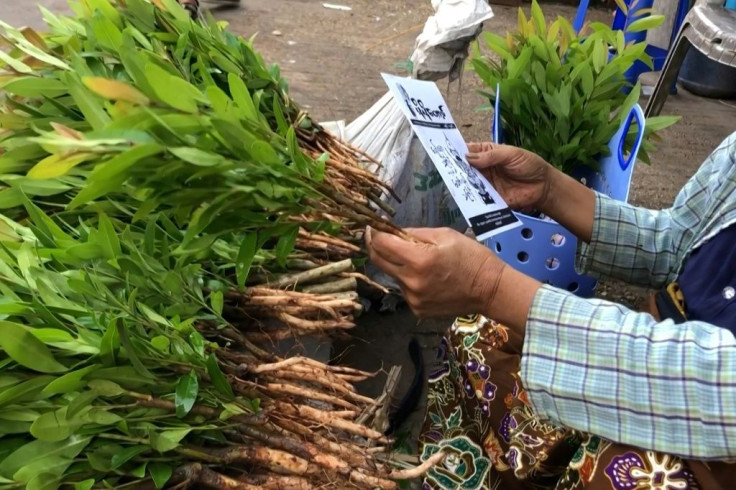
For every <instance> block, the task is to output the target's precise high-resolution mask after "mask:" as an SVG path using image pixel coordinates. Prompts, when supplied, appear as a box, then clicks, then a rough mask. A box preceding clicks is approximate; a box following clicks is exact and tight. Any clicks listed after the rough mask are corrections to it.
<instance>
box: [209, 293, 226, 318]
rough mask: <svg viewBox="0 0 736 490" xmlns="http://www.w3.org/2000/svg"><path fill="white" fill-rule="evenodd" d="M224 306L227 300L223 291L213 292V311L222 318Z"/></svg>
mask: <svg viewBox="0 0 736 490" xmlns="http://www.w3.org/2000/svg"><path fill="white" fill-rule="evenodd" d="M224 304H225V300H224V297H223V295H222V291H213V292H212V293H211V294H210V305H211V306H212V311H214V312H215V313H217V315H218V316H222V308H223V306H224Z"/></svg>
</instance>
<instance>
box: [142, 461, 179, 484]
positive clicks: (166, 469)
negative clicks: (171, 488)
mask: <svg viewBox="0 0 736 490" xmlns="http://www.w3.org/2000/svg"><path fill="white" fill-rule="evenodd" d="M148 473H149V474H150V475H151V479H152V480H153V484H154V485H156V488H164V486H165V485H166V482H168V481H169V479H170V478H171V475H172V474H173V473H174V469H173V468H172V467H171V466H170V465H167V464H165V463H151V464H149V465H148Z"/></svg>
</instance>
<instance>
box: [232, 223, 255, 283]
mask: <svg viewBox="0 0 736 490" xmlns="http://www.w3.org/2000/svg"><path fill="white" fill-rule="evenodd" d="M257 243H258V234H257V233H256V232H251V233H248V234H246V235H245V236H244V237H243V241H242V242H241V243H240V249H239V250H238V258H237V261H236V263H235V274H236V276H237V277H236V279H237V281H238V287H240V288H243V287H245V281H246V280H247V279H248V274H249V273H250V268H251V265H252V264H253V259H254V258H255V256H256V247H257Z"/></svg>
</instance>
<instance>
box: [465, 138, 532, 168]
mask: <svg viewBox="0 0 736 490" xmlns="http://www.w3.org/2000/svg"><path fill="white" fill-rule="evenodd" d="M522 156H523V150H522V149H521V148H517V147H515V146H508V145H496V144H491V145H489V147H488V148H486V149H485V151H482V152H480V153H469V154H468V156H467V160H468V163H470V164H471V165H472V166H474V167H475V168H477V169H480V170H483V169H486V168H490V167H496V166H504V165H509V164H511V163H513V162H514V161H516V160H518V159H519V158H520V157H522Z"/></svg>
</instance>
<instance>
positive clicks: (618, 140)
mask: <svg viewBox="0 0 736 490" xmlns="http://www.w3.org/2000/svg"><path fill="white" fill-rule="evenodd" d="M662 21H663V18H662V16H655V15H651V16H649V17H647V19H646V21H645V22H640V23H638V24H637V23H632V24H630V28H631V29H632V31H635V32H640V31H646V30H647V29H650V28H653V27H656V26H657V25H659V24H661V22H662ZM624 37H625V32H624V31H615V30H614V29H613V28H611V26H609V25H606V24H602V23H592V24H590V25H589V26H588V28H587V29H583V31H581V32H576V30H575V29H574V28H573V26H572V25H571V24H570V22H569V21H568V20H566V19H564V18H557V19H556V20H555V21H554V22H552V23H551V24H549V25H548V24H547V22H546V20H545V18H544V14H543V12H542V10H541V8H540V7H539V5H538V3H537V2H536V1H533V2H532V8H531V18H527V17H526V15H525V14H524V12H523V10H521V9H520V10H519V22H518V29H517V31H516V32H513V33H507V35H506V37H505V38H504V37H501V36H498V35H496V34H492V33H488V34H487V35H486V37H485V44H486V46H487V47H488V48H490V50H491V51H493V53H494V54H495V55H496V57H491V56H488V55H485V54H482V53H481V52H480V48H479V47H478V46H477V50H476V53H475V55H474V57H473V60H472V62H473V67H474V69H475V71H476V73H477V74H478V75H479V77H480V78H481V79H482V80H483V81H484V82H485V84H486V85H487V86H488V87H489V92H487V93H485V95H486V96H487V97H488V98H489V103H488V104H486V105H485V106H484V107H483V108H484V109H489V110H493V111H494V121H493V123H492V135H493V139H494V141H497V142H504V143H507V144H511V145H515V146H519V147H522V148H525V149H527V150H530V151H533V152H535V153H537V154H539V155H540V156H541V157H543V158H544V159H545V160H547V161H548V162H550V163H551V164H552V165H555V166H556V167H558V168H560V169H561V170H562V171H564V172H565V173H567V174H569V175H573V176H574V177H576V178H578V179H580V180H581V181H584V182H585V183H586V185H589V186H591V187H593V188H594V189H596V190H598V191H600V192H604V193H606V194H608V195H610V196H612V197H614V198H616V199H620V200H626V199H627V198H628V190H629V186H630V182H631V173H632V170H633V167H634V163H635V161H636V159H637V158H639V159H641V160H642V161H644V162H647V163H648V162H649V152H651V151H652V150H654V149H655V148H654V145H653V144H652V142H651V139H652V137H654V136H655V135H656V132H658V131H660V130H662V129H664V128H666V127H667V126H670V125H671V124H674V123H675V122H676V121H677V120H678V119H679V117H677V116H665V117H660V118H650V119H648V120H646V121H645V120H644V115H643V113H642V111H641V108H640V107H639V106H638V100H639V96H640V93H641V87H640V85H639V84H632V83H631V82H629V81H628V80H627V78H626V76H627V72H628V71H629V69H630V68H631V66H632V65H633V64H634V63H635V62H637V61H639V62H642V63H646V64H651V58H650V56H649V55H648V54H647V53H646V44H645V43H643V42H631V43H626V42H625V39H624ZM498 58H500V61H499V60H498ZM501 93H503V94H504V96H503V97H501ZM520 218H521V219H522V221H523V222H524V226H523V227H522V228H521V229H520V230H514V231H510V232H508V233H505V234H502V235H500V236H499V237H498V239H497V240H493V241H491V242H489V243H488V245H489V246H491V247H492V248H493V249H494V250H496V252H497V253H498V254H499V255H500V256H501V257H502V258H503V259H504V260H506V261H507V262H508V263H510V264H512V265H513V266H514V267H516V268H517V269H520V270H522V271H523V272H525V273H527V274H529V275H531V276H533V277H536V278H537V279H539V280H541V281H544V282H549V283H551V284H553V285H555V286H558V287H561V288H564V289H568V290H571V291H574V292H575V293H576V294H579V295H581V296H590V295H592V294H593V289H594V286H595V280H594V279H593V278H590V277H586V276H580V275H579V274H577V273H576V272H575V267H574V257H575V249H576V246H577V241H576V239H575V237H573V236H572V234H570V233H569V232H568V231H567V230H565V229H564V228H562V227H561V226H560V225H559V224H557V223H555V222H554V221H549V220H546V219H544V217H540V216H539V215H538V214H537V215H533V216H529V215H520Z"/></svg>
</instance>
